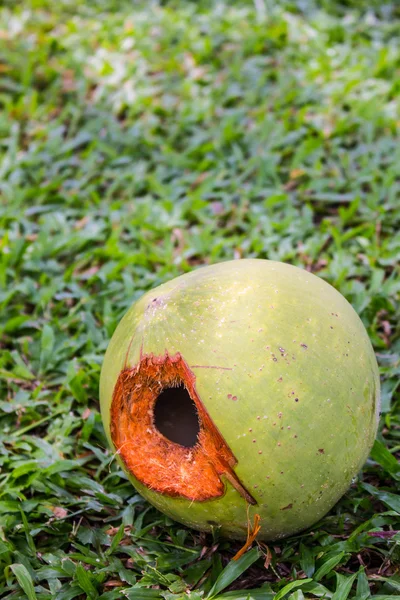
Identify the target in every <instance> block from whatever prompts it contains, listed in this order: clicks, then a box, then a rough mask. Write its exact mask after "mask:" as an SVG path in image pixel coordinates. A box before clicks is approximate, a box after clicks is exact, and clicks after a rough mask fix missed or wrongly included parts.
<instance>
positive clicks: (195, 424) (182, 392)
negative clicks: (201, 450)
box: [154, 385, 200, 448]
mask: <svg viewBox="0 0 400 600" xmlns="http://www.w3.org/2000/svg"><path fill="white" fill-rule="evenodd" d="M154 425H155V426H156V427H157V429H158V431H159V432H160V433H162V434H163V435H164V436H165V437H166V438H168V439H169V440H171V442H175V443H176V444H180V445H181V446H186V447H187V448H191V447H192V446H194V445H195V444H196V443H197V436H198V434H199V431H200V426H199V418H198V415H197V409H196V405H195V403H194V402H193V400H192V399H191V397H190V396H189V393H188V391H187V389H186V388H185V387H184V386H183V385H181V386H179V387H174V388H166V389H165V390H163V391H162V392H161V394H160V395H159V396H158V398H157V400H156V405H155V407H154Z"/></svg>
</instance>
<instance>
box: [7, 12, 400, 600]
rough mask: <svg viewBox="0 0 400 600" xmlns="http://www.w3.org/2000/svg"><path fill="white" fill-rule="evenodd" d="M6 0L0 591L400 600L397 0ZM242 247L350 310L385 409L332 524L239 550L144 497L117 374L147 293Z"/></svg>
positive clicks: (61, 597) (171, 599)
mask: <svg viewBox="0 0 400 600" xmlns="http://www.w3.org/2000/svg"><path fill="white" fill-rule="evenodd" d="M0 4H1V8H0V103H1V107H2V109H1V112H0V193H1V204H0V229H1V234H0V248H1V257H0V307H1V311H0V347H1V353H0V376H1V382H0V423H1V425H0V567H1V568H0V597H1V598H4V599H13V600H14V599H16V600H17V599H23V598H28V599H29V600H32V599H35V598H37V599H38V600H42V599H43V600H47V599H50V598H54V599H56V600H71V599H72V598H77V599H78V600H80V599H82V598H89V599H90V600H96V599H98V600H114V599H115V600H117V599H118V600H119V599H121V598H122V599H123V598H128V599H135V600H156V599H158V598H162V599H164V600H178V599H181V598H187V599H189V598H190V599H192V600H200V599H211V598H218V599H221V600H222V599H226V600H228V599H231V600H242V599H243V600H246V599H247V598H248V599H249V600H252V599H255V600H272V598H274V599H275V600H280V599H281V598H284V597H285V598H288V599H289V598H290V600H303V599H304V598H314V597H318V598H328V599H330V598H332V599H333V600H346V598H352V599H354V600H368V599H369V598H373V599H375V600H384V599H385V598H388V599H393V598H400V531H399V530H400V466H399V458H400V416H399V413H400V411H399V408H400V396H399V393H398V392H399V390H400V387H399V375H400V328H399V323H400V277H399V275H400V268H399V262H400V260H399V259H400V233H399V232H400V143H399V142H400V139H399V138H400V136H399V125H400V101H399V97H400V6H399V4H398V3H397V2H396V1H395V0H392V1H391V2H390V1H385V0H383V1H382V2H374V1H373V0H371V1H369V2H368V1H364V0H358V1H356V0H353V1H351V0H348V1H347V2H345V1H342V2H339V1H336V2H335V1H334V0H323V1H321V2H317V1H316V0H315V1H314V0H309V1H306V0H280V1H278V0H277V1H272V0H257V1H254V2H250V1H248V2H246V1H244V0H243V1H242V2H235V1H232V2H223V1H221V2H211V1H206V0H201V1H199V2H190V1H188V0H186V1H184V0H181V1H178V0H176V1H174V2H159V3H158V2H151V1H150V0H149V1H148V2H135V1H133V0H132V1H130V2H129V1H128V0H118V1H117V0H92V1H89V2H86V3H83V2H81V1H80V0H57V1H54V0H3V1H2V2H1V3H0ZM241 257H258V258H269V259H274V260H281V261H286V262H289V263H292V264H294V265H298V266H300V267H303V268H305V269H307V270H309V271H312V272H313V273H317V274H318V275H319V276H320V277H322V278H323V279H324V280H326V281H328V282H329V283H330V284H332V285H333V286H334V287H336V288H337V289H338V290H340V292H341V293H342V294H343V295H344V296H345V297H346V298H347V299H348V300H349V301H350V302H351V303H352V305H353V306H354V308H355V309H356V311H357V312H358V314H359V315H360V317H361V319H362V320H363V322H364V324H365V326H366V328H367V330H368V333H369V335H370V338H371V341H372V343H373V346H374V349H375V351H376V355H377V359H378V363H379V366H380V372H381V383H382V407H381V410H382V415H381V423H380V428H379V433H378V440H377V442H376V443H375V446H374V448H373V450H372V453H371V456H370V458H369V460H368V462H367V463H366V465H365V468H364V470H363V472H362V473H360V475H359V477H358V478H357V479H356V480H354V482H353V484H352V486H351V489H350V490H349V491H348V493H346V494H345V496H344V497H343V498H342V500H341V501H340V502H339V503H338V504H337V505H336V506H335V507H334V508H333V509H332V510H331V511H330V513H329V514H328V515H327V516H326V517H325V518H323V519H322V520H321V521H320V522H319V523H318V524H316V525H315V526H314V527H313V528H312V529H310V530H307V531H305V532H303V533H302V534H298V535H296V536H293V537H291V538H289V539H287V540H283V541H280V542H274V543H270V544H268V547H267V546H266V545H262V544H260V545H257V544H255V545H254V547H253V549H252V550H250V551H249V552H248V553H246V554H244V556H243V557H242V558H241V559H240V560H239V561H232V557H233V556H234V554H235V553H236V552H237V551H238V550H239V548H240V547H241V544H240V543H239V542H238V543H234V542H229V541H227V540H224V539H222V538H220V537H219V536H218V532H216V533H215V535H214V536H211V535H205V534H199V533H197V532H195V531H192V530H189V529H185V528H184V527H183V526H181V525H179V524H176V523H173V522H172V521H171V520H170V519H168V518H167V517H165V516H163V515H162V514H160V513H159V512H157V511H156V510H155V509H154V508H152V507H150V506H149V505H148V504H147V503H146V502H145V501H144V500H143V499H142V498H141V497H140V496H139V495H138V494H137V493H136V492H135V490H134V488H133V487H132V486H131V484H130V483H129V482H128V481H127V479H126V477H125V475H124V474H123V472H122V471H121V469H120V467H119V466H118V464H117V463H116V461H115V460H114V457H113V455H112V453H111V451H110V450H109V449H108V447H107V443H106V440H105V435H104V431H103V427H102V422H101V418H100V415H99V403H98V383H99V374H100V369H101V364H102V360H103V356H104V352H105V350H106V347H107V344H108V341H109V339H110V337H111V335H112V333H113V331H114V329H115V327H116V325H117V323H118V322H119V320H120V319H121V317H122V315H123V314H124V313H125V311H126V310H127V308H128V307H129V306H130V305H131V303H132V302H133V301H134V300H135V299H137V298H139V297H140V296H141V295H142V294H143V293H144V292H145V291H147V290H149V289H151V288H152V287H154V286H156V285H158V284H160V283H162V282H164V281H167V280H169V279H170V278H172V277H175V276H177V275H179V274H182V273H185V272H188V271H190V270H192V269H195V268H198V267H199V266H201V265H203V264H211V263H215V262H218V261H222V260H228V259H233V258H241ZM248 590H250V591H248Z"/></svg>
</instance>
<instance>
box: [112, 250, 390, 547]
mask: <svg viewBox="0 0 400 600" xmlns="http://www.w3.org/2000/svg"><path fill="white" fill-rule="evenodd" d="M100 399H101V410H102V417H103V422H104V426H105V430H106V433H107V436H108V438H109V441H110V445H111V447H112V449H113V451H114V452H115V453H116V455H117V458H118V460H119V461H120V462H121V465H122V466H123V468H124V469H125V471H126V473H127V475H128V476H129V479H130V480H131V481H132V483H133V485H134V486H135V487H136V488H137V490H138V491H139V492H140V493H141V494H142V496H143V497H144V498H146V499H147V500H148V501H149V502H151V503H152V504H153V505H154V506H156V507H157V508H158V509H159V510H161V511H162V512H164V513H165V514H167V515H168V516H170V517H172V518H173V519H175V520H177V521H179V522H181V523H184V524H185V525H188V526H189V527H193V528H195V529H198V530H204V531H211V530H212V529H213V528H216V527H218V528H220V530H221V533H222V535H225V536H227V537H231V538H237V539H242V538H245V537H246V534H247V529H248V523H249V520H250V521H253V518H254V517H255V515H259V517H260V525H261V530H260V533H259V538H260V539H265V540H271V539H278V538H281V537H284V536H287V535H289V534H293V533H296V532H298V531H300V530H302V529H305V528H307V527H309V526H311V525H313V524H314V523H315V522H316V521H318V520H319V519H320V518H321V517H323V516H324V515H325V514H326V513H327V511H329V509H330V508H331V507H332V506H333V505H334V504H335V503H336V502H337V501H338V500H339V498H340V497H341V496H342V495H343V493H344V492H345V491H346V490H347V489H348V487H349V485H350V484H351V481H352V479H353V478H354V476H356V475H357V473H358V471H359V469H360V468H361V467H362V465H363V463H364V462H365V460H366V458H367V456H368V453H369V450H370V448H371V446H372V444H373V441H374V438H375V435H376V430H377V424H378V416H379V376H378V368H377V363H376V359H375V355H374V352H373V349H372V346H371V343H370V341H369V338H368V335H367V333H366V331H365V328H364V326H363V324H362V322H361V320H360V319H359V317H358V315H357V314H356V312H355V311H354V310H353V308H352V307H351V305H350V304H349V303H348V302H347V301H346V300H345V298H344V297H343V296H342V295H341V294H340V293H339V292H337V291H336V290H335V289H334V288H333V287H331V286H330V285H329V284H327V283H326V282H324V281H323V280H322V279H320V278H318V277H316V276H315V275H312V274H310V273H308V272H306V271H304V270H301V269H299V268H297V267H293V266H291V265H287V264H284V263H279V262H274V261H267V260H253V259H248V260H238V261H231V262H224V263H220V264H216V265H213V266H209V267H203V268H201V269H198V270H195V271H193V272H191V273H188V274H185V275H183V276H181V277H178V278H176V279H173V280H172V281H169V282H168V283H165V284H163V285H161V286H159V287H157V288H156V289H154V290H152V291H150V292H148V293H146V294H145V295H144V296H142V298H141V299H140V300H139V301H137V302H136V303H135V304H134V305H133V306H132V307H131V308H130V309H129V310H128V312H127V314H126V315H125V316H124V318H123V319H122V320H121V322H120V324H119V325H118V327H117V329H116V331H115V333H114V335H113V337H112V339H111V342H110V344H109V347H108V349H107V353H106V356H105V359H104V364H103V368H102V372H101V382H100ZM257 518H258V517H257Z"/></svg>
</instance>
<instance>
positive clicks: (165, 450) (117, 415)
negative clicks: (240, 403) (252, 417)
mask: <svg viewBox="0 0 400 600" xmlns="http://www.w3.org/2000/svg"><path fill="white" fill-rule="evenodd" d="M178 386H185V388H186V390H187V392H188V394H189V396H190V398H191V399H192V401H193V402H194V404H195V406H196V409H197V414H198V420H199V434H198V439H197V442H196V444H195V445H194V446H192V447H189V448H188V447H185V446H181V445H180V444H177V443H175V442H173V441H171V440H169V439H168V438H166V437H165V436H164V435H162V433H161V432H160V431H158V429H157V428H156V426H155V423H154V406H155V403H156V401H157V398H158V396H159V395H160V393H161V392H162V391H163V390H164V389H166V388H171V387H178ZM111 437H112V440H113V443H114V445H115V447H116V449H117V451H118V453H119V454H120V456H121V458H122V460H123V462H124V463H125V465H126V466H127V468H128V470H129V472H130V473H131V474H132V475H133V476H134V477H135V478H136V479H137V480H138V481H139V482H141V483H142V484H144V485H145V486H146V487H148V488H150V489H153V490H155V491H157V492H159V493H161V494H166V495H168V496H173V497H182V498H186V499H189V500H192V501H199V502H201V501H205V500H211V499H215V498H219V497H220V496H222V495H223V494H224V492H225V484H224V482H223V481H222V480H221V476H225V478H226V479H227V480H228V481H229V482H230V483H231V484H232V485H233V486H234V487H235V488H236V490H237V491H238V492H239V493H240V494H241V495H242V496H243V498H245V500H246V501H247V502H248V503H249V504H256V501H255V500H254V498H253V497H252V496H251V494H250V493H249V492H248V491H247V490H246V488H245V487H244V485H243V484H242V483H241V481H240V480H239V478H238V476H237V475H236V473H235V471H234V469H233V467H234V466H235V465H236V464H237V459H236V458H235V456H234V454H233V453H232V451H231V449H230V448H229V446H228V444H227V443H226V442H225V440H224V438H223V437H222V435H221V433H220V432H219V430H218V428H217V427H216V425H215V424H214V422H213V421H212V419H211V417H210V415H209V414H208V412H207V410H206V408H205V406H204V404H203V402H202V401H201V399H200V397H199V395H198V393H197V391H196V386H195V375H194V374H193V373H192V371H191V370H190V368H189V366H188V365H187V363H186V362H185V360H184V359H183V357H182V356H181V354H180V353H177V354H175V355H174V356H169V355H168V354H167V353H166V354H165V355H164V356H154V355H152V354H145V355H141V357H140V361H139V363H138V364H137V365H136V366H135V367H134V368H132V369H128V368H126V369H123V370H122V371H121V373H120V375H119V377H118V380H117V383H116V385H115V388H114V393H113V399H112V404H111Z"/></svg>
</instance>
